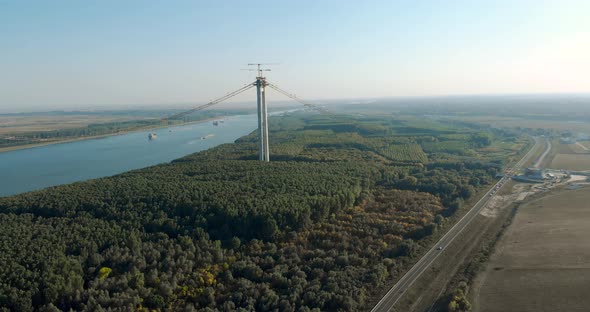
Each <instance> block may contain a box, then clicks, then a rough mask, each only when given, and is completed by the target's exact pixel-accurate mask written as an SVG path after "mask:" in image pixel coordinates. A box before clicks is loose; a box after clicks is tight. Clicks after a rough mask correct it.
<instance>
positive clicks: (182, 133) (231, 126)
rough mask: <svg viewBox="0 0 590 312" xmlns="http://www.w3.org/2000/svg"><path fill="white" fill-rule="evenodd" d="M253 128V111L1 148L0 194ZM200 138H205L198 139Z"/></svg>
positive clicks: (101, 173)
mask: <svg viewBox="0 0 590 312" xmlns="http://www.w3.org/2000/svg"><path fill="white" fill-rule="evenodd" d="M256 127H257V118H256V115H240V116H231V117H226V118H225V121H224V122H223V123H219V125H218V126H214V125H213V124H212V122H203V123H196V124H189V125H184V126H177V127H169V128H161V129H156V130H154V131H153V132H155V133H156V134H157V138H156V139H155V140H148V134H149V133H150V131H138V132H131V133H127V134H122V135H115V136H110V137H105V138H100V139H91V140H83V141H76V142H70V143H62V144H53V145H47V146H39V147H34V148H28V149H22V150H16V151H11V152H4V153H0V196H6V195H13V194H18V193H22V192H27V191H32V190H38V189H42V188H45V187H49V186H54V185H59V184H65V183H72V182H76V181H83V180H88V179H94V178H99V177H105V176H111V175H114V174H118V173H121V172H125V171H128V170H132V169H138V168H144V167H147V166H151V165H155V164H160V163H164V162H169V161H171V160H174V159H176V158H180V157H182V156H185V155H188V154H192V153H195V152H199V151H202V150H206V149H208V148H211V147H214V146H217V145H219V144H223V143H230V142H233V141H235V140H236V139H238V138H240V137H242V136H244V135H246V134H248V133H250V132H252V131H253V130H255V129H256ZM203 137H205V139H202V138H203Z"/></svg>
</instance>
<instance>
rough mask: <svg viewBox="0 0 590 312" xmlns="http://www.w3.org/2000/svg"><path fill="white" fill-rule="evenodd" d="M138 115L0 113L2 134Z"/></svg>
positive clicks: (76, 126) (75, 126)
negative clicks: (32, 114) (27, 114)
mask: <svg viewBox="0 0 590 312" xmlns="http://www.w3.org/2000/svg"><path fill="white" fill-rule="evenodd" d="M132 119H138V118H136V117H130V116H127V117H123V116H101V115H85V114H80V115H58V116H55V115H54V116H38V115H35V116H12V115H4V116H2V115H0V135H7V134H17V135H18V134H24V133H30V132H44V131H54V130H61V129H73V128H80V127H86V126H88V125H90V124H96V123H109V122H121V121H127V120H132Z"/></svg>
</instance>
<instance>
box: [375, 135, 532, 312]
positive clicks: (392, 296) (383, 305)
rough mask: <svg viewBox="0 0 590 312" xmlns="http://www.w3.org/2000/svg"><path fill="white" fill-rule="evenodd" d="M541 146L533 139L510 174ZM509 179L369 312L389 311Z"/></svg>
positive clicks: (496, 186) (474, 207) (491, 193)
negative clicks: (531, 144)
mask: <svg viewBox="0 0 590 312" xmlns="http://www.w3.org/2000/svg"><path fill="white" fill-rule="evenodd" d="M540 144H541V140H539V139H538V138H535V145H534V146H533V147H532V148H531V149H530V150H529V151H528V153H527V154H526V155H524V157H522V159H521V160H520V161H519V162H518V163H516V164H515V165H514V167H513V168H512V172H516V171H517V170H518V169H520V168H521V167H522V166H523V165H524V164H525V163H526V161H527V160H528V159H529V158H530V157H531V156H532V155H533V154H534V152H535V151H536V150H537V149H538V147H539V145H540ZM508 179H510V177H508V176H507V177H503V178H502V179H500V181H498V183H496V184H495V185H494V186H493V187H492V188H491V189H490V190H488V191H487V192H486V194H485V195H484V196H483V197H482V198H481V199H480V200H479V201H478V202H477V203H476V204H475V205H474V206H473V207H472V208H471V210H469V211H468V212H467V213H466V214H465V215H464V216H463V218H461V220H459V221H458V222H457V223H456V224H455V225H454V226H453V227H452V228H451V229H450V230H449V231H448V232H447V233H446V234H445V235H444V236H443V237H442V238H441V239H440V240H439V241H438V242H437V243H436V245H434V247H432V248H431V249H430V250H429V251H428V252H426V254H425V255H424V256H422V258H421V259H420V260H419V261H418V262H416V264H414V266H413V267H412V268H411V269H410V270H409V271H408V272H407V273H406V274H405V275H404V276H403V277H402V278H401V279H400V280H399V281H398V282H397V284H395V285H393V287H391V289H390V290H389V291H388V292H387V294H386V295H385V296H384V297H383V298H382V299H381V300H380V301H379V302H378V303H377V305H375V307H374V308H373V309H372V310H371V312H386V311H391V309H392V308H393V307H394V306H395V304H396V303H397V302H398V301H399V299H400V298H401V297H402V296H403V294H404V293H405V292H406V290H407V289H408V288H409V287H410V286H412V284H413V283H414V282H415V281H416V280H417V279H418V278H419V277H420V275H421V274H422V273H424V271H426V269H428V267H430V265H431V264H432V263H433V262H434V260H436V258H437V257H438V255H439V254H440V253H441V251H442V250H443V249H444V248H445V247H446V246H448V245H449V244H450V243H451V242H452V241H453V240H454V239H455V238H456V237H457V236H458V235H459V234H460V233H461V231H463V229H464V228H465V227H467V225H469V223H470V222H471V221H472V220H473V219H475V217H477V215H478V214H479V213H480V212H481V210H482V209H483V208H484V207H485V206H486V204H487V203H488V201H489V200H490V198H491V197H492V196H491V195H493V194H494V193H496V191H498V190H500V189H501V188H502V186H503V185H504V182H506V181H507V180H508Z"/></svg>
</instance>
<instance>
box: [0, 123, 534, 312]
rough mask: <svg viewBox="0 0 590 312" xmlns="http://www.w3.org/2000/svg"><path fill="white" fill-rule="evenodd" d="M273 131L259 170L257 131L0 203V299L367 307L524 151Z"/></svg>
mask: <svg viewBox="0 0 590 312" xmlns="http://www.w3.org/2000/svg"><path fill="white" fill-rule="evenodd" d="M270 138H271V142H270V149H271V162H270V163H261V162H259V161H257V160H256V159H257V155H256V154H257V142H256V136H255V133H253V134H251V135H248V136H245V137H243V138H241V139H239V140H237V141H236V143H234V144H224V145H220V146H218V147H215V148H212V149H210V150H207V151H203V152H200V153H196V154H193V155H189V156H187V157H184V158H181V159H178V160H176V161H173V162H172V163H169V164H163V165H158V166H153V167H149V168H145V169H140V170H134V171H130V172H127V173H123V174H120V175H117V176H113V177H109V178H102V179H96V180H91V181H87V182H81V183H74V184H69V185H63V186H58V187H52V188H49V189H45V190H42V191H36V192H30V193H25V194H21V195H17V196H13V197H6V198H0V251H1V253H2V257H0V306H1V307H4V308H8V309H11V310H18V311H31V310H33V309H43V310H48V311H51V310H55V309H60V310H68V309H74V310H88V311H94V310H99V309H113V310H120V311H129V310H138V311H144V310H148V309H156V310H162V311H163V310H170V309H171V310H188V311H190V310H195V309H197V310H198V309H203V310H209V311H211V310H220V311H227V310H240V309H241V310H243V311H252V310H259V311H273V310H274V311H310V310H341V311H355V310H364V309H367V306H366V302H367V300H368V298H369V297H370V296H372V295H375V294H374V293H372V291H373V290H374V289H377V288H378V287H379V286H381V285H383V283H384V282H385V281H386V280H387V279H388V278H389V277H390V276H391V275H396V274H398V273H399V272H400V271H401V270H403V268H404V266H405V265H407V263H409V262H411V259H412V258H413V257H414V256H415V255H416V253H417V252H418V250H419V249H420V248H421V239H422V238H424V237H426V236H428V235H430V234H432V233H433V232H434V231H437V229H438V228H439V227H440V226H441V225H442V224H444V222H445V218H446V217H448V216H450V215H452V214H453V213H455V211H456V210H457V209H460V208H461V203H462V201H463V200H465V199H468V198H470V197H471V196H472V195H473V194H474V193H475V190H476V189H477V188H479V187H482V186H485V185H488V184H490V183H492V181H493V180H494V177H495V175H496V174H497V173H498V172H499V170H501V168H502V160H505V159H507V157H508V156H510V155H516V154H518V152H519V149H520V148H521V147H522V145H523V144H524V140H522V139H521V138H519V137H518V136H517V135H515V134H514V133H509V132H504V131H501V130H493V129H481V128H479V127H477V126H475V125H471V124H464V123H457V124H450V123H447V124H443V123H439V122H436V121H424V120H417V119H401V118H396V117H394V116H380V117H376V116H374V117H351V116H344V115H342V116H335V115H314V114H294V115H292V116H285V117H276V118H272V119H271V135H270ZM23 246H26V248H23Z"/></svg>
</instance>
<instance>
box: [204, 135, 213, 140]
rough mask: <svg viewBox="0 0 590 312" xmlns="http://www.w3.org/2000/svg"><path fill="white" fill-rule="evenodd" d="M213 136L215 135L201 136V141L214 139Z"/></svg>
mask: <svg viewBox="0 0 590 312" xmlns="http://www.w3.org/2000/svg"><path fill="white" fill-rule="evenodd" d="M214 136H215V134H207V135H206V136H202V137H201V140H206V139H208V138H211V137H214Z"/></svg>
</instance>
